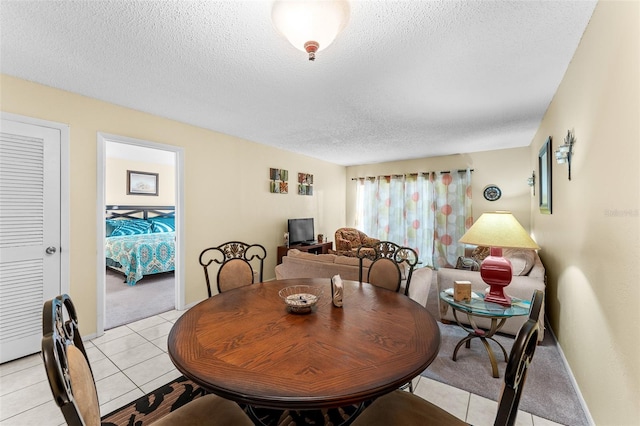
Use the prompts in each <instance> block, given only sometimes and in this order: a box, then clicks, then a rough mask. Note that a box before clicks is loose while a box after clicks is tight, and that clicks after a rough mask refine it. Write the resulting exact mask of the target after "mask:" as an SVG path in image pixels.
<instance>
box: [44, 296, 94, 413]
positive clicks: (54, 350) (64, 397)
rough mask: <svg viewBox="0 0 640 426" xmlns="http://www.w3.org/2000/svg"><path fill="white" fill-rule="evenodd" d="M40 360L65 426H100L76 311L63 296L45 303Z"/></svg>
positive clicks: (90, 374) (89, 367)
mask: <svg viewBox="0 0 640 426" xmlns="http://www.w3.org/2000/svg"><path fill="white" fill-rule="evenodd" d="M42 359H43V361H44V366H45V370H46V372H47V379H48V380H49V387H50V388H51V393H52V394H53V399H54V400H55V402H56V404H57V405H58V407H60V410H61V411H62V414H63V416H64V419H65V421H66V422H67V424H68V425H71V426H75V425H100V405H99V404H98V393H97V390H96V386H95V382H94V379H93V373H92V371H91V366H90V365H89V359H88V358H87V352H86V351H85V348H84V345H83V343H82V337H81V336H80V331H79V330H78V316H77V315H76V309H75V307H74V305H73V302H72V301H71V299H70V298H69V296H68V295H66V294H63V295H60V296H58V297H56V298H55V299H52V300H48V301H46V302H45V304H44V307H43V310H42ZM72 385H73V386H72Z"/></svg>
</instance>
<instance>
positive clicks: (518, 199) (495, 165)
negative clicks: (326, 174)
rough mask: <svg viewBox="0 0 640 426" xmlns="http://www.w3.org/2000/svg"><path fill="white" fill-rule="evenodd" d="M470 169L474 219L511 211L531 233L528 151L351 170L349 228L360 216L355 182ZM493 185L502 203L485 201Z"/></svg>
mask: <svg viewBox="0 0 640 426" xmlns="http://www.w3.org/2000/svg"><path fill="white" fill-rule="evenodd" d="M467 167H469V168H471V169H473V170H474V171H473V174H472V178H471V186H472V189H471V190H472V194H473V195H472V197H473V216H474V218H476V219H477V218H478V217H480V215H481V214H482V213H483V212H486V211H495V210H509V211H511V212H512V213H513V214H514V216H515V217H516V218H517V219H518V221H520V223H521V224H522V226H524V227H525V229H529V218H530V214H529V209H530V207H529V204H530V200H531V199H532V198H531V197H532V192H531V188H530V187H529V186H528V185H527V178H528V177H530V176H531V173H532V171H533V169H532V168H531V167H530V165H529V148H528V147H524V148H513V149H502V150H496V151H486V152H475V153H471V154H460V155H447V156H442V157H430V158H419V159H415V160H406V161H394V162H389V163H380V164H368V165H362V166H352V167H347V206H346V212H347V225H348V226H353V225H354V223H355V215H356V206H355V194H356V183H355V182H354V181H352V180H351V179H352V178H356V177H365V176H379V175H389V174H402V173H416V172H430V171H443V170H459V169H466V168H467ZM489 184H494V185H497V186H498V187H499V188H500V189H501V190H502V196H501V197H500V199H499V200H497V201H487V200H485V199H484V197H483V195H482V192H483V189H484V187H485V186H487V185H489ZM350 200H351V201H350Z"/></svg>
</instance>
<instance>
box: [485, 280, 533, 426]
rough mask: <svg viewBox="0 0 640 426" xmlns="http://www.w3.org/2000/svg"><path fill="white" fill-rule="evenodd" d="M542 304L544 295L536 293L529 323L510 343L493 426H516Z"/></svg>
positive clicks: (525, 324)
mask: <svg viewBox="0 0 640 426" xmlns="http://www.w3.org/2000/svg"><path fill="white" fill-rule="evenodd" d="M543 301H544V293H543V292H542V291H540V290H536V291H535V292H534V293H533V296H532V298H531V308H530V310H529V319H528V320H527V322H526V323H524V325H523V326H522V327H521V328H520V331H519V332H518V335H517V336H516V338H515V340H514V342H513V347H512V348H511V356H510V357H509V361H508V362H507V368H506V369H505V373H504V384H503V385H502V392H501V396H500V400H499V403H498V413H497V415H496V421H495V424H496V425H508V426H511V425H513V424H515V421H516V415H517V413H518V406H519V405H520V396H521V395H522V390H523V388H524V382H525V379H526V377H527V371H528V369H529V365H530V364H531V360H532V358H533V354H534V353H535V351H536V346H537V345H538V334H539V332H540V329H539V327H540V326H539V323H538V320H539V316H540V310H541V307H542V303H543ZM514 354H515V356H514Z"/></svg>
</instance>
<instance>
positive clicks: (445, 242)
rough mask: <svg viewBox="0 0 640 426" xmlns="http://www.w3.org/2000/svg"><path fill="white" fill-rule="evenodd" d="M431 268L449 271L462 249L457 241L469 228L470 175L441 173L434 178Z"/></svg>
mask: <svg viewBox="0 0 640 426" xmlns="http://www.w3.org/2000/svg"><path fill="white" fill-rule="evenodd" d="M432 175H433V174H432ZM433 180H434V191H435V193H434V197H433V210H434V212H435V224H434V236H433V240H434V250H433V265H434V266H436V267H453V266H455V264H456V260H457V259H458V256H462V255H464V245H462V244H459V243H458V240H459V239H460V238H461V237H462V235H463V234H464V233H465V232H466V230H467V229H469V228H470V227H471V225H472V224H473V216H472V213H471V171H470V170H469V169H467V170H466V172H464V173H462V172H458V173H455V172H453V173H441V174H440V175H438V176H435V177H434V179H433Z"/></svg>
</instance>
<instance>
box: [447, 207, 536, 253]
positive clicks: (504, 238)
mask: <svg viewBox="0 0 640 426" xmlns="http://www.w3.org/2000/svg"><path fill="white" fill-rule="evenodd" d="M459 241H460V242H461V243H465V244H473V245H477V246H486V247H502V248H524V249H534V250H537V249H539V248H540V247H539V246H538V244H536V242H535V241H533V240H532V239H531V237H530V236H529V234H528V233H527V231H525V229H524V228H523V227H522V225H520V222H518V220H517V219H516V218H515V217H514V216H513V215H512V214H511V212H508V211H497V212H486V213H482V215H481V216H480V218H478V220H476V221H475V222H474V224H473V225H472V226H471V228H469V230H468V231H467V232H466V233H465V234H464V235H463V236H462V238H460V240H459Z"/></svg>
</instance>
